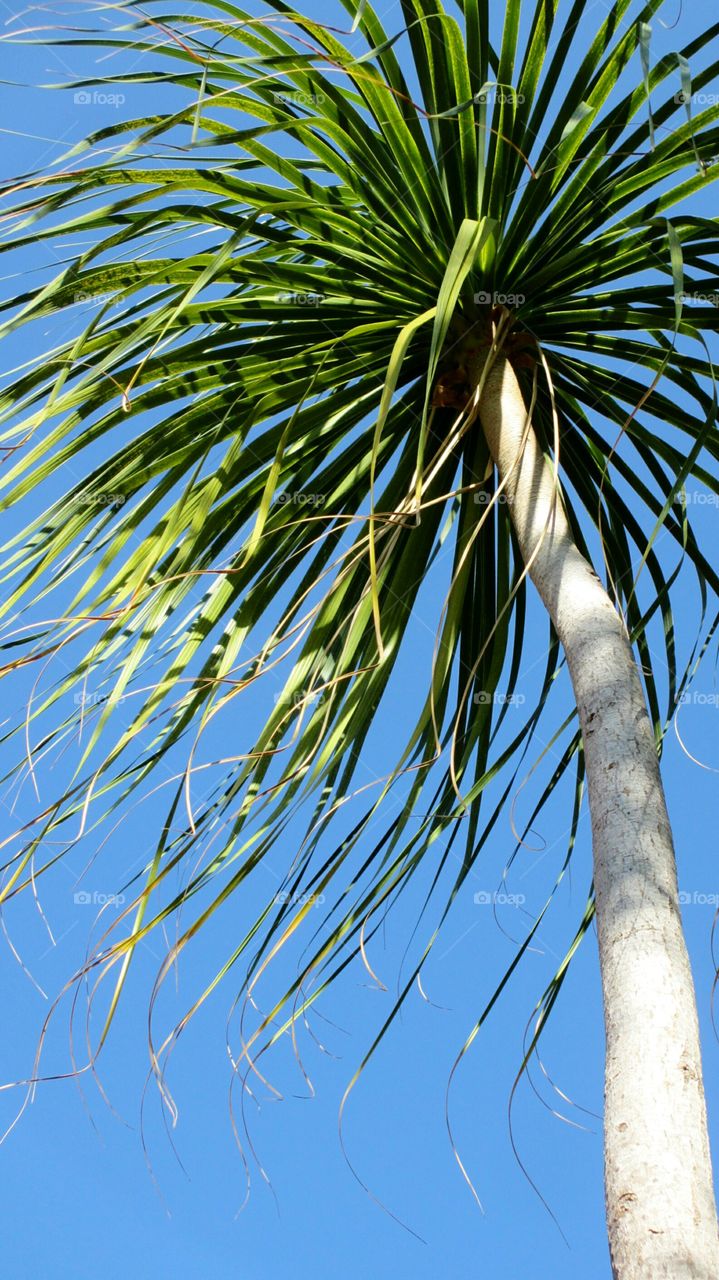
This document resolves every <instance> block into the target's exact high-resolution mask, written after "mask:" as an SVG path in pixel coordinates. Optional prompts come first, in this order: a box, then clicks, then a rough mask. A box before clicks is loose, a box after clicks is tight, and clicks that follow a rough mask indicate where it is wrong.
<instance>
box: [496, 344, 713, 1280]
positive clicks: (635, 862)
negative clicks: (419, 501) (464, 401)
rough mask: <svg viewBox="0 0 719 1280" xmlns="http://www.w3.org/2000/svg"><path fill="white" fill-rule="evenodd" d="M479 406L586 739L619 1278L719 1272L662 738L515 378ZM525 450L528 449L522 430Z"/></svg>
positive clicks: (610, 1191) (691, 1278)
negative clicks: (661, 764)
mask: <svg viewBox="0 0 719 1280" xmlns="http://www.w3.org/2000/svg"><path fill="white" fill-rule="evenodd" d="M479 413H480V419H481V423H482V426H483V429H484V433H485V436H486V438H487V443H488V445H489V448H490V451H491V453H492V456H493V458H494V461H495V463H496V465H497V469H498V472H499V475H500V477H501V478H503V479H505V480H506V487H505V489H504V493H505V494H506V497H507V499H508V501H509V504H510V505H509V511H510V513H511V517H512V522H513V525H514V529H515V531H516V534H517V539H518V542H519V546H520V548H521V552H522V556H523V558H524V562H525V564H528V565H529V566H530V567H529V574H530V577H531V579H532V581H533V582H534V584H535V586H536V588H537V590H538V592H539V594H540V596H541V598H542V600H543V602H544V604H545V606H546V608H547V610H548V612H549V614H550V617H551V619H552V621H553V623H554V626H555V628H556V631H557V634H558V636H559V639H560V641H561V643H562V646H563V648H564V652H565V654H566V657H567V662H568V665H569V671H570V675H571V680H572V685H573V688H574V696H575V699H576V704H577V708H578V712H579V720H580V724H581V728H582V735H583V740H584V755H585V761H586V769H587V781H588V790H589V808H590V814H591V824H592V843H593V856H594V887H595V893H596V923H597V935H598V939H599V959H600V965H601V974H602V987H603V993H604V1017H605V1028H606V1069H605V1118H604V1141H605V1188H606V1204H607V1224H608V1231H609V1243H610V1253H611V1259H612V1268H613V1273H614V1276H615V1278H616V1280H719V1234H718V1232H717V1217H716V1208H715V1202H714V1192H713V1185H712V1169H711V1157H710V1153H709V1141H708V1136H707V1121H706V1106H705V1101H704V1087H703V1082H702V1069H701V1058H700V1049H699V1030H698V1024H697V1014H696V1004H695V998H694V987H693V982H692V975H691V970H690V966H689V959H688V956H687V950H686V945H685V942H684V935H683V932H682V923H681V917H680V912H679V900H678V891H677V875H676V863H675V858H674V849H673V845H672V835H671V830H670V827H669V820H668V817H667V810H666V804H665V800H664V793H663V790H662V784H661V779H660V776H659V768H658V761H657V754H656V748H655V741H654V735H653V732H652V728H651V724H650V721H649V718H648V715H647V710H646V704H645V701H644V694H643V690H642V686H641V682H640V679H639V674H638V671H637V667H636V664H635V661H634V657H633V654H632V650H631V647H630V644H629V641H628V637H627V633H626V629H625V626H624V623H623V621H622V619H621V617H620V616H619V614H618V613H617V611H616V609H615V608H614V606H613V604H612V602H611V600H610V598H609V596H608V594H607V592H606V591H605V589H604V587H603V586H602V585H601V583H600V581H599V579H598V578H597V576H596V574H595V573H594V572H593V570H592V569H591V567H590V565H589V564H588V563H587V561H586V559H585V558H584V557H583V556H582V555H581V554H580V552H579V550H578V548H577V546H576V544H575V542H574V539H573V537H572V534H571V530H570V527H569V525H568V522H567V519H566V516H565V514H564V510H563V508H562V505H561V502H557V501H556V500H555V496H554V490H555V482H554V473H553V468H552V464H551V462H549V461H548V460H547V459H546V458H545V456H544V455H543V453H542V451H541V449H540V447H539V445H538V441H537V439H536V436H535V435H534V432H533V430H532V429H531V428H529V429H528V430H527V410H526V408H525V404H524V400H523V398H522V394H521V391H520V388H519V385H518V383H517V380H516V377H515V375H514V372H513V370H512V368H511V366H510V365H509V364H508V362H507V361H506V360H505V359H503V358H501V357H500V358H499V359H498V360H497V361H496V362H495V363H494V365H493V367H492V368H491V370H490V372H489V374H488V376H487V379H486V382H485V385H484V390H483V392H482V396H481V400H480V405H479ZM525 436H526V443H525V445H524V450H523V452H522V453H521V458H520V460H519V461H518V456H519V454H520V450H521V444H522V440H523V437H525Z"/></svg>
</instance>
